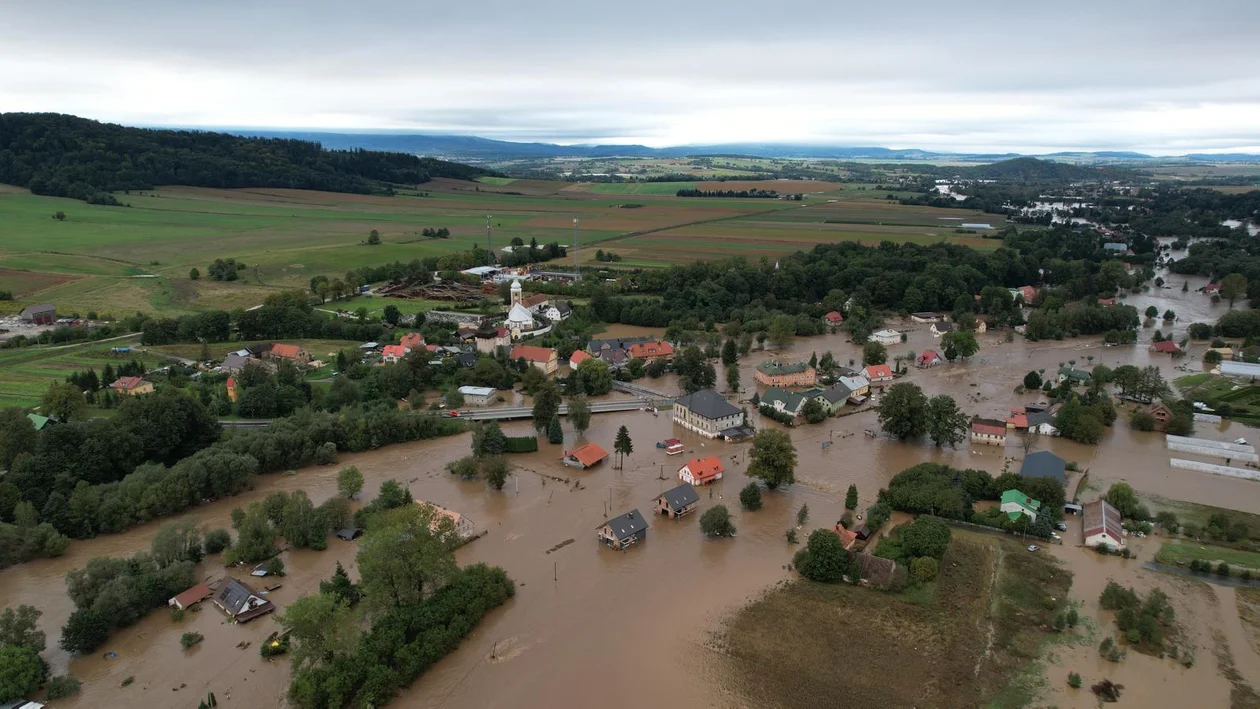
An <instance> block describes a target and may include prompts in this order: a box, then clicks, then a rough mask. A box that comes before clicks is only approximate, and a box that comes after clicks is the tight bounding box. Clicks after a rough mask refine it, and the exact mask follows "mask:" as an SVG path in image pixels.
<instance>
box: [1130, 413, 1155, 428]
mask: <svg viewBox="0 0 1260 709" xmlns="http://www.w3.org/2000/svg"><path fill="white" fill-rule="evenodd" d="M1129 427H1130V428H1132V429H1133V430H1135V431H1154V430H1155V417H1154V416H1151V415H1150V414H1148V413H1146V412H1145V411H1134V412H1133V415H1132V416H1130V417H1129Z"/></svg>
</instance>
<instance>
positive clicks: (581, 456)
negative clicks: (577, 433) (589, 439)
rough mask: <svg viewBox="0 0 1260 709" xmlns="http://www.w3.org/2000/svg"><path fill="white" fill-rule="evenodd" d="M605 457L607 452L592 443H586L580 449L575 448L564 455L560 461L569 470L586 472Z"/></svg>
mask: <svg viewBox="0 0 1260 709" xmlns="http://www.w3.org/2000/svg"><path fill="white" fill-rule="evenodd" d="M607 457H608V451H606V450H604V449H603V448H601V447H599V446H598V445H596V444H594V443H587V444H586V445H584V446H582V447H580V448H575V449H574V450H571V451H569V452H568V453H565V454H564V457H563V458H561V459H560V460H561V461H562V462H563V463H564V464H565V465H567V466H569V467H570V468H578V469H581V470H586V469H587V468H590V467H591V466H593V465H597V464H599V462H600V461H602V460H604V459H605V458H607Z"/></svg>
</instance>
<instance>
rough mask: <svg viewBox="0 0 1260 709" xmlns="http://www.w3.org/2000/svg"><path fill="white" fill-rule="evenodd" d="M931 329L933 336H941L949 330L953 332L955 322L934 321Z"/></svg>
mask: <svg viewBox="0 0 1260 709" xmlns="http://www.w3.org/2000/svg"><path fill="white" fill-rule="evenodd" d="M930 329H931V331H932V337H940V336H941V335H944V334H945V333H947V332H953V331H954V323H952V322H937V323H932V327H931V328H930Z"/></svg>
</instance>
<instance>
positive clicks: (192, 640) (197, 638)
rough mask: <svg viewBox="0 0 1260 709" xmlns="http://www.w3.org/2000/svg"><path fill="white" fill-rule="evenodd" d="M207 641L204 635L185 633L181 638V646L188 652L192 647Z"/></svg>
mask: <svg viewBox="0 0 1260 709" xmlns="http://www.w3.org/2000/svg"><path fill="white" fill-rule="evenodd" d="M205 639H206V638H205V636H204V635H202V634H201V633H184V634H183V635H181V636H179V644H180V647H182V648H184V649H185V650H187V649H188V648H190V647H192V646H193V645H196V644H197V643H199V642H201V641H202V640H205Z"/></svg>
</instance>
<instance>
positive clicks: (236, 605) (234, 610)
mask: <svg viewBox="0 0 1260 709" xmlns="http://www.w3.org/2000/svg"><path fill="white" fill-rule="evenodd" d="M252 595H254V592H253V591H251V590H250V589H249V587H248V586H246V585H245V584H243V583H241V582H240V581H237V580H236V579H234V578H228V579H225V580H224V583H223V588H221V589H219V592H218V593H217V594H215V598H216V599H217V600H218V601H219V605H221V606H223V608H224V609H225V610H227V612H228V613H230V614H232V615H237V614H238V613H240V612H241V611H243V610H245V606H246V605H247V604H248V603H249V597H250V596H252Z"/></svg>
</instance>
